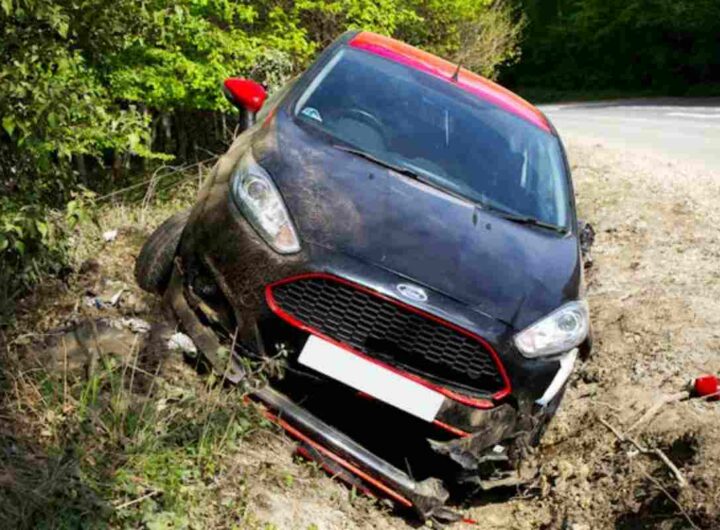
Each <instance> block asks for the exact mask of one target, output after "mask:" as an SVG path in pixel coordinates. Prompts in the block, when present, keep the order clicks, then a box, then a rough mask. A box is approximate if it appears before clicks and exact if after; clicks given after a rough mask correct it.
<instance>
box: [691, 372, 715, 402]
mask: <svg viewBox="0 0 720 530" xmlns="http://www.w3.org/2000/svg"><path fill="white" fill-rule="evenodd" d="M693 389H694V390H695V394H696V395H698V396H700V397H707V396H712V395H715V399H717V398H718V378H717V377H716V376H714V375H701V376H700V377H698V378H697V379H695V383H694V384H693Z"/></svg>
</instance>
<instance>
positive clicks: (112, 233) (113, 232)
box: [102, 229, 118, 243]
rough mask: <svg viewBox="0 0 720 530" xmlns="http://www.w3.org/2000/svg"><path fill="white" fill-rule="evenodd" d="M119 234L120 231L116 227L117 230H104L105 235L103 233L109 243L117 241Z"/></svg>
mask: <svg viewBox="0 0 720 530" xmlns="http://www.w3.org/2000/svg"><path fill="white" fill-rule="evenodd" d="M117 236H118V231H117V229H115V230H108V231H107V232H103V235H102V237H103V239H104V240H105V241H106V242H108V243H109V242H110V241H115V238H116V237H117Z"/></svg>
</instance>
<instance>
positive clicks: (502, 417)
mask: <svg viewBox="0 0 720 530" xmlns="http://www.w3.org/2000/svg"><path fill="white" fill-rule="evenodd" d="M223 188H224V189H223ZM226 189H227V188H226V187H224V186H222V185H220V186H218V187H217V189H213V190H211V191H210V193H209V194H208V195H207V197H206V198H205V200H204V201H202V202H201V203H200V204H199V205H198V206H197V207H196V208H195V211H194V212H193V215H192V216H191V219H190V221H189V223H188V226H187V227H186V230H185V234H184V235H183V240H182V242H181V247H180V250H179V253H178V257H177V258H176V263H175V268H174V271H173V278H172V280H171V283H170V287H169V288H168V291H167V293H166V302H167V305H168V306H169V307H171V308H172V310H173V312H174V313H175V316H177V317H178V319H179V320H180V321H181V323H182V325H183V327H184V328H185V330H186V331H187V332H188V333H189V334H190V335H191V336H192V338H193V339H194V340H195V342H196V344H197V345H198V347H199V349H200V350H201V351H202V352H203V353H204V354H205V356H206V358H207V359H208V360H209V364H211V365H212V366H214V367H215V368H216V369H218V371H220V372H221V373H225V374H226V375H227V374H228V373H230V372H228V370H227V366H224V365H223V362H224V361H223V360H222V359H218V358H217V357H218V356H217V352H218V351H219V350H220V349H221V344H222V340H223V336H224V337H225V339H226V343H227V342H229V341H230V340H232V341H234V342H235V343H236V346H237V348H236V352H235V354H237V356H238V357H250V358H254V359H260V360H261V359H263V358H277V357H283V361H284V364H285V365H286V368H287V373H289V374H290V376H287V375H286V376H285V378H284V379H281V378H278V379H277V381H276V380H271V386H270V387H267V388H265V389H263V390H260V391H257V392H255V393H254V394H253V397H254V399H255V400H256V401H258V402H260V403H262V404H263V406H264V407H265V408H266V410H267V413H268V415H270V416H271V417H273V418H274V419H275V420H276V421H278V423H280V424H281V426H283V427H284V428H285V429H286V430H287V431H288V432H290V434H292V435H293V436H294V437H295V438H298V439H300V440H301V441H303V442H304V443H309V444H315V445H316V446H317V447H316V448H318V447H319V448H321V449H320V453H323V452H326V453H327V454H328V455H333V456H328V458H331V459H334V460H335V462H336V463H338V464H339V465H341V466H342V467H343V468H344V469H346V470H348V471H350V472H351V473H353V474H354V475H356V476H360V477H361V478H363V480H365V482H368V480H369V481H370V482H371V486H373V489H374V490H375V491H379V492H380V493H382V494H386V495H388V496H389V497H391V498H393V499H394V500H395V501H396V502H398V503H399V504H401V505H405V506H412V507H414V508H415V509H416V510H417V511H418V513H419V514H420V515H421V516H422V517H424V518H428V517H436V518H443V517H448V513H447V512H446V511H445V510H444V509H443V508H442V506H443V504H444V502H445V500H446V498H447V496H448V491H447V489H446V488H445V486H444V485H443V481H444V484H445V485H447V483H448V480H451V481H459V482H470V483H472V484H474V485H476V486H477V485H479V486H481V487H483V488H491V487H494V486H496V485H510V484H513V483H515V484H516V483H519V482H522V481H524V480H525V479H526V478H527V474H526V475H525V476H522V475H523V473H522V472H521V471H518V470H521V469H522V465H521V463H524V462H528V461H529V460H530V458H529V456H530V455H531V454H532V451H533V450H532V447H533V446H535V445H536V444H537V441H538V440H539V438H540V436H541V434H542V432H543V431H544V428H545V426H546V425H547V422H548V421H549V419H550V418H551V417H552V415H553V414H554V412H555V410H556V408H557V406H558V404H559V401H560V399H561V397H562V394H563V390H564V386H565V382H566V380H567V377H568V375H569V372H570V370H571V368H572V363H573V362H574V355H572V359H570V355H566V356H565V357H563V358H561V359H555V360H529V359H525V358H524V357H522V356H521V355H520V354H519V353H518V352H517V351H516V350H515V349H514V347H513V346H512V340H511V338H512V330H510V329H509V328H508V326H506V325H505V324H503V323H501V322H498V321H496V320H495V319H492V318H491V317H489V316H487V315H483V314H481V313H478V312H476V311H474V310H472V309H471V308H468V307H466V306H464V305H463V304H461V303H460V302H458V301H456V300H453V299H451V298H450V297H447V296H445V295H443V294H442V293H436V292H433V291H430V296H429V297H428V300H427V302H425V303H420V304H419V303H415V304H413V307H414V309H415V310H416V311H417V313H419V314H421V315H425V316H428V317H432V318H434V319H436V320H438V321H440V322H443V323H445V324H447V325H448V326H451V327H453V328H457V329H458V330H461V331H462V332H463V333H467V334H468V335H470V336H474V337H480V338H481V339H482V341H484V342H486V343H487V344H488V345H489V347H490V350H491V351H492V352H493V353H494V355H496V356H497V358H496V359H495V361H496V365H497V367H498V370H499V371H500V372H501V373H502V380H503V385H502V388H499V389H494V390H495V391H493V392H489V391H488V392H483V391H478V392H464V391H463V390H462V389H458V388H457V387H454V386H452V385H443V384H442V383H438V382H437V381H432V380H431V379H432V378H425V377H422V376H418V375H417V374H412V373H410V372H408V371H407V370H404V369H400V370H397V367H392V366H389V365H388V366H387V368H388V369H395V370H396V371H399V372H401V373H405V375H407V376H408V377H413V378H414V379H415V380H420V381H421V382H422V384H427V385H429V386H431V387H432V388H435V389H437V390H441V391H442V390H445V391H443V392H442V393H443V396H444V401H443V403H442V406H441V407H440V409H439V411H438V413H437V415H436V416H435V418H434V419H433V420H432V422H431V425H427V429H425V426H424V425H420V426H419V427H418V430H417V432H418V436H422V437H423V440H422V442H423V443H424V444H425V445H427V446H428V447H429V450H431V451H432V453H433V454H435V455H437V456H438V457H439V458H440V459H444V461H445V462H446V464H444V465H445V466H446V467H447V468H448V471H449V472H448V473H443V472H441V473H439V474H440V475H441V477H440V479H438V478H436V477H435V476H428V477H427V478H425V479H424V480H414V479H412V478H411V477H410V476H409V475H408V473H405V472H404V471H401V470H400V469H399V467H398V466H397V465H393V463H390V462H389V461H387V460H385V459H383V458H382V457H380V456H378V455H377V454H375V452H373V451H372V450H370V449H368V448H366V447H365V446H364V445H361V443H360V441H359V438H361V437H362V435H363V433H364V431H360V434H359V437H352V436H348V435H347V434H346V433H344V432H343V430H341V428H338V427H337V426H336V425H334V424H332V423H331V422H330V421H326V420H327V419H328V418H337V417H338V415H337V414H333V413H330V414H329V415H325V416H323V414H319V415H317V414H314V413H313V411H311V410H309V408H308V407H309V405H308V407H306V406H300V405H298V403H300V402H303V403H305V401H304V399H305V397H307V396H308V395H311V394H313V393H321V392H329V394H327V395H328V396H330V395H332V396H340V397H339V398H338V399H345V398H348V397H349V399H351V400H353V399H354V400H357V401H359V402H362V401H367V400H363V399H360V398H363V397H367V396H363V395H362V394H359V393H357V392H356V391H355V390H353V389H350V388H346V387H343V385H337V384H333V382H331V381H324V380H323V379H327V378H323V376H321V375H319V374H313V373H308V370H307V369H303V367H302V366H299V365H298V363H297V362H296V357H297V354H298V353H299V351H298V350H299V347H297V341H300V343H302V341H304V340H306V339H307V337H308V335H310V334H314V335H317V336H321V337H322V336H323V333H322V331H319V330H318V329H316V328H314V327H312V326H305V325H303V323H302V322H292V321H289V320H288V319H283V318H278V317H279V316H280V317H282V315H281V314H280V313H279V312H278V311H277V309H278V308H277V307H273V298H272V286H275V285H280V284H282V283H283V282H287V281H289V279H293V278H303V277H313V276H316V277H320V276H327V277H330V278H335V279H338V280H339V281H343V282H347V283H348V284H350V285H355V286H358V287H360V288H362V289H366V290H368V291H370V292H372V293H375V295H377V296H378V297H382V298H386V299H390V300H391V301H392V300H395V301H396V302H397V304H402V305H410V304H407V302H405V301H401V300H398V298H399V297H398V295H397V291H396V290H395V288H396V286H397V284H398V283H399V282H401V281H404V280H405V279H404V278H399V277H398V276H397V275H395V274H394V273H393V272H392V271H388V270H385V269H383V268H381V267H377V266H373V265H369V264H366V263H361V262H358V261H357V260H354V259H353V258H352V257H349V256H344V255H341V254H339V253H337V252H334V251H333V250H332V249H329V248H325V247H324V246H322V245H321V244H309V243H305V245H304V248H303V251H302V252H300V253H299V254H296V255H291V256H280V255H278V254H277V253H275V252H273V251H272V250H271V249H270V248H269V247H268V246H267V245H266V244H265V243H264V241H262V239H261V238H260V237H259V236H258V235H257V233H256V232H255V231H254V230H253V228H252V227H251V226H250V225H249V224H248V223H247V222H246V221H245V219H244V218H243V217H242V216H241V215H240V214H239V212H237V210H235V209H234V207H233V206H232V205H231V204H229V201H228V198H227V193H226V191H225V190H226ZM288 326H289V327H290V328H294V329H289V328H288ZM283 333H285V335H284V336H283ZM278 336H282V337H284V338H285V339H287V340H278V339H277V337H278ZM293 341H295V347H293ZM348 349H349V350H350V351H354V353H357V354H362V353H363V352H359V351H357V350H356V349H355V348H353V347H349V348H348ZM569 359H570V360H569ZM234 366H235V370H234V371H231V373H232V374H235V378H236V379H239V378H240V377H242V368H241V367H242V361H240V360H239V359H238V358H237V357H236V358H235V363H234ZM231 378H232V376H231ZM288 380H290V381H295V384H289V383H288ZM298 388H299V389H300V390H298ZM316 388H317V389H318V390H317V391H316V390H314V389H316ZM286 389H287V392H285V390H286ZM320 389H322V390H320ZM327 389H329V390H327ZM304 396H305V397H304ZM333 399H334V398H333ZM363 406H364V405H363ZM322 409H323V407H320V408H319V409H318V410H322ZM368 410H370V409H362V410H361V411H360V412H358V410H354V411H353V414H358V413H360V414H370V412H368ZM372 410H376V409H372ZM377 410H379V409H377ZM395 412H397V411H395ZM389 414H390V415H391V416H390V417H391V418H397V419H398V421H405V420H404V419H401V418H400V417H399V416H392V414H393V412H391V413H389ZM390 421H391V422H394V420H392V419H391V420H390ZM408 421H411V420H408ZM416 423H417V422H416ZM416 423H412V426H413V428H414V427H416V426H417V425H416ZM408 425H410V423H409V424H408ZM390 428H392V427H390ZM410 430H412V429H410ZM413 432H414V431H413ZM374 447H380V446H378V445H377V444H376V445H375V446H374ZM326 456H327V455H326ZM525 469H526V470H527V468H525ZM373 481H374V482H375V483H374V484H373Z"/></svg>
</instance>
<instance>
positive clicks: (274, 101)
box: [255, 77, 297, 122]
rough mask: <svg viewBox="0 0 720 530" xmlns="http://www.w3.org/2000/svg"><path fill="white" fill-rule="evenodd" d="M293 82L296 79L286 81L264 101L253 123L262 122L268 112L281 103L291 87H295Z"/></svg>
mask: <svg viewBox="0 0 720 530" xmlns="http://www.w3.org/2000/svg"><path fill="white" fill-rule="evenodd" d="M295 81H297V77H293V78H292V79H290V81H288V82H287V83H285V84H284V85H283V86H281V87H280V88H278V89H277V90H275V91H274V92H273V93H272V94H270V97H269V98H267V100H265V104H264V105H263V106H262V108H261V109H260V110H259V111H258V113H257V114H256V116H255V121H257V122H261V121H263V120H264V119H265V118H266V117H267V115H268V114H270V112H271V111H272V110H273V109H274V108H275V107H277V106H278V103H280V101H282V99H283V98H284V97H285V95H286V94H287V93H288V92H290V89H291V88H292V87H293V85H295Z"/></svg>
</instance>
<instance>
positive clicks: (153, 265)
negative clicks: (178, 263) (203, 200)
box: [135, 210, 190, 294]
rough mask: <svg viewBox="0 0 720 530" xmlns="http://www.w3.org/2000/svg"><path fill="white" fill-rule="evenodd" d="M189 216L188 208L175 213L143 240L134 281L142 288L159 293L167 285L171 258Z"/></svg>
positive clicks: (136, 263)
mask: <svg viewBox="0 0 720 530" xmlns="http://www.w3.org/2000/svg"><path fill="white" fill-rule="evenodd" d="M189 217H190V210H185V211H182V212H178V213H176V214H175V215H173V216H172V217H170V218H169V219H167V220H166V221H165V222H164V223H163V224H161V225H160V226H159V227H158V228H157V229H156V230H155V231H154V232H153V233H152V234H151V235H150V237H149V238H148V239H147V241H145V244H144V245H143V247H142V249H141V250H140V254H139V255H138V257H137V260H136V261H135V281H137V283H138V285H139V286H140V287H141V288H142V289H143V290H145V291H148V292H150V293H158V294H161V293H162V292H163V291H164V290H165V287H167V284H168V281H169V280H170V273H171V272H172V263H173V258H174V257H175V252H176V250H177V247H178V244H179V243H180V236H182V233H183V230H184V229H185V224H186V223H187V220H188V218H189Z"/></svg>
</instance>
